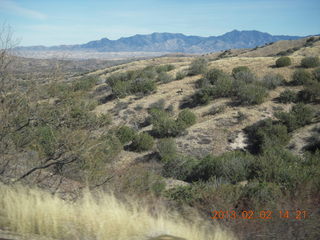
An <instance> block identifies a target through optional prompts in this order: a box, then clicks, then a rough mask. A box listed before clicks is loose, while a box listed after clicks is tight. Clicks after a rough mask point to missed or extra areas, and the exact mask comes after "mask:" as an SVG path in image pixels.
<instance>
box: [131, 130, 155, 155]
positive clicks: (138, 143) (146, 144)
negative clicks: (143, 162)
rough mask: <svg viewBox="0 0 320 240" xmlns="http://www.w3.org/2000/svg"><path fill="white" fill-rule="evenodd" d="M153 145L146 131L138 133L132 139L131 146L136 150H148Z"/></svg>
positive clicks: (151, 138)
mask: <svg viewBox="0 0 320 240" xmlns="http://www.w3.org/2000/svg"><path fill="white" fill-rule="evenodd" d="M153 145H154V139H153V137H152V136H150V135H149V134H148V133H139V134H138V135H136V136H135V137H134V139H133V141H132V144H131V146H132V148H133V149H134V150H135V151H137V152H143V151H149V150H151V149H152V147H153Z"/></svg>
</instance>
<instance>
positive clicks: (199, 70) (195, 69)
mask: <svg viewBox="0 0 320 240" xmlns="http://www.w3.org/2000/svg"><path fill="white" fill-rule="evenodd" d="M207 68H208V61H207V60H206V59H205V58H197V59H195V60H193V61H192V62H191V65H190V67H189V72H188V75H190V76H193V75H198V74H203V73H205V72H206V71H207Z"/></svg>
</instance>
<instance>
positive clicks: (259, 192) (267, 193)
mask: <svg viewBox="0 0 320 240" xmlns="http://www.w3.org/2000/svg"><path fill="white" fill-rule="evenodd" d="M281 197H282V191H281V188H280V186H279V185H278V184H276V183H270V182H259V181H253V182H249V183H248V184H247V185H246V186H245V187H244V189H243V192H242V194H241V196H240V199H243V201H245V204H249V205H250V207H252V209H257V210H258V209H264V208H266V207H268V208H270V207H272V208H276V207H277V205H278V202H279V200H280V199H281Z"/></svg>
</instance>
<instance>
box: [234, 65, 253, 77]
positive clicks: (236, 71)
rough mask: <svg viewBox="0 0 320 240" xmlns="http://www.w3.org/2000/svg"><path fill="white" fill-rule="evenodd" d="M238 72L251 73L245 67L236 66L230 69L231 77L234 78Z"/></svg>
mask: <svg viewBox="0 0 320 240" xmlns="http://www.w3.org/2000/svg"><path fill="white" fill-rule="evenodd" d="M239 72H251V71H250V69H249V68H248V67H247V66H238V67H235V68H233V69H232V76H233V77H234V78H236V75H237V73H239Z"/></svg>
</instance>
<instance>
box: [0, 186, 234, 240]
mask: <svg viewBox="0 0 320 240" xmlns="http://www.w3.org/2000/svg"><path fill="white" fill-rule="evenodd" d="M0 209H1V210H0V216H1V218H0V219H1V221H0V227H9V229H10V230H11V231H15V232H18V233H22V234H40V235H42V236H47V237H53V238H57V239H98V240H100V239H101V240H106V239H108V240H142V239H150V238H152V237H156V236H159V235H163V234H169V235H173V236H176V237H180V238H185V239H188V240H218V239H222V240H223V239H233V237H231V235H230V234H228V233H227V232H224V231H222V230H220V229H218V228H214V227H213V226H212V225H209V224H206V223H204V221H201V220H200V219H197V221H194V222H195V223H191V222H190V221H189V222H187V221H184V220H183V219H182V218H180V217H179V216H178V215H177V214H173V213H170V214H169V213H168V212H166V211H164V210H160V209H163V208H161V207H160V206H158V208H157V209H158V211H157V213H155V214H153V215H151V214H150V212H149V211H148V209H147V207H146V206H144V207H142V206H140V205H138V204H137V202H136V201H127V202H126V203H124V202H120V201H119V200H118V199H117V198H116V197H115V196H114V195H112V194H105V193H97V194H95V196H93V195H92V194H90V193H89V192H88V191H85V192H84V193H83V196H82V197H81V198H79V199H78V200H76V201H74V202H72V203H71V202H68V201H65V200H62V199H60V198H59V197H57V196H54V195H52V194H50V193H47V192H44V191H41V190H38V189H30V188H26V187H22V186H10V187H9V186H6V185H2V184H0Z"/></svg>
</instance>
